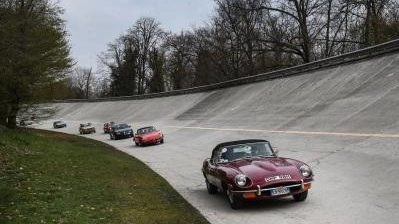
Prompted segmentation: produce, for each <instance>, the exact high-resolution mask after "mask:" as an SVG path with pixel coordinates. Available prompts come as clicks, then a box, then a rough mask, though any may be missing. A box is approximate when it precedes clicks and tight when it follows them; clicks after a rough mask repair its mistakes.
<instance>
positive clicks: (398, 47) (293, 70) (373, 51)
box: [54, 39, 399, 103]
mask: <svg viewBox="0 0 399 224" xmlns="http://www.w3.org/2000/svg"><path fill="white" fill-rule="evenodd" d="M396 51H399V39H398V40H393V41H389V42H386V43H383V44H379V45H375V46H372V47H368V48H364V49H361V50H357V51H354V52H350V53H346V54H342V55H338V56H334V57H330V58H326V59H322V60H318V61H314V62H310V63H306V64H302V65H298V66H294V67H289V68H285V69H281V70H277V71H272V72H267V73H262V74H258V75H254V76H248V77H242V78H238V79H233V80H229V81H225V82H219V83H215V84H211V85H206V86H198V87H193V88H188V89H181V90H173V91H168V92H162V93H151V94H144V95H133V96H121V97H109V98H97V99H69V100H56V101H54V102H56V103H68V102H101V101H121V100H139V99H149V98H155V97H167V96H174V95H182V94H190V93H198V92H204V91H211V90H216V89H222V88H227V87H233V86H239V85H244V84H248V83H255V82H261V81H266V80H271V79H277V78H284V77H288V76H294V75H300V74H303V73H305V72H309V71H313V70H317V69H322V68H327V67H331V66H336V65H340V64H347V63H351V62H355V61H358V60H362V59H368V58H373V57H376V56H379V55H382V54H387V53H392V52H396Z"/></svg>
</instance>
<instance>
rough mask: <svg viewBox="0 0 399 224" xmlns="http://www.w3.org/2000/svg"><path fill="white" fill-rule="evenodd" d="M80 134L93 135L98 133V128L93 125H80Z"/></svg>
mask: <svg viewBox="0 0 399 224" xmlns="http://www.w3.org/2000/svg"><path fill="white" fill-rule="evenodd" d="M79 133H80V134H81V135H82V134H91V133H96V128H95V127H94V126H93V125H92V124H91V123H86V124H80V126H79Z"/></svg>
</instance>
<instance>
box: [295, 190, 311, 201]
mask: <svg viewBox="0 0 399 224" xmlns="http://www.w3.org/2000/svg"><path fill="white" fill-rule="evenodd" d="M292 197H294V200H295V201H298V202H300V201H305V200H306V198H307V197H308V191H304V192H302V193H299V194H294V195H292Z"/></svg>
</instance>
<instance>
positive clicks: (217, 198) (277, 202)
mask: <svg viewBox="0 0 399 224" xmlns="http://www.w3.org/2000/svg"><path fill="white" fill-rule="evenodd" d="M189 191H190V193H191V194H192V195H195V196H196V197H198V198H202V200H201V202H202V203H204V204H206V206H207V207H213V209H216V210H222V211H225V212H228V211H232V212H239V211H254V212H256V211H259V212H265V211H277V210H285V209H287V208H292V207H297V206H301V204H302V203H304V202H295V201H294V199H293V198H292V196H286V197H280V198H271V199H266V200H261V201H244V203H243V206H242V207H241V208H240V209H239V210H233V209H231V208H230V205H229V203H228V199H227V196H226V195H225V194H224V193H222V192H220V191H219V192H218V193H217V194H214V195H210V194H208V192H207V190H206V187H205V186H204V188H203V189H190V190H189Z"/></svg>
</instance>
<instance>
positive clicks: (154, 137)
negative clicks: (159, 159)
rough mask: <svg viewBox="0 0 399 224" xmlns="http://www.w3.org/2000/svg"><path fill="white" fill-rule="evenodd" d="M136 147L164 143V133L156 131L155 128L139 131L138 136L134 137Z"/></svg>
mask: <svg viewBox="0 0 399 224" xmlns="http://www.w3.org/2000/svg"><path fill="white" fill-rule="evenodd" d="M133 141H134V142H135V143H136V145H148V144H155V143H164V136H163V134H162V132H160V131H158V130H157V129H155V128H154V127H153V126H149V127H144V128H140V129H137V133H136V135H135V136H134V137H133Z"/></svg>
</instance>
